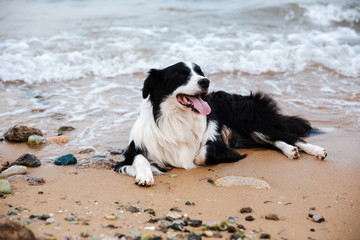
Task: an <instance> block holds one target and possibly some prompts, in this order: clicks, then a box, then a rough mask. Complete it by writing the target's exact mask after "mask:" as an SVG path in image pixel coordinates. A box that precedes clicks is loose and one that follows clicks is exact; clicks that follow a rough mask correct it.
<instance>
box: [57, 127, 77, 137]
mask: <svg viewBox="0 0 360 240" xmlns="http://www.w3.org/2000/svg"><path fill="white" fill-rule="evenodd" d="M74 130H75V128H74V127H72V126H61V127H60V128H59V129H58V136H60V135H62V134H63V133H64V132H70V131H74Z"/></svg>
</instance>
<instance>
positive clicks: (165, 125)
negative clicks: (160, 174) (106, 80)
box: [130, 107, 216, 169]
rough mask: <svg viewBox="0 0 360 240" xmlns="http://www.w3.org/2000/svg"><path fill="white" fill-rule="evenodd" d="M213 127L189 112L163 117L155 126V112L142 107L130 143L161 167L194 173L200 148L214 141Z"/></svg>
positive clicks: (201, 117) (203, 118) (200, 116)
mask: <svg viewBox="0 0 360 240" xmlns="http://www.w3.org/2000/svg"><path fill="white" fill-rule="evenodd" d="M213 125H214V124H210V125H208V123H207V120H206V117H205V116H202V115H200V114H194V113H190V112H187V113H186V112H185V114H184V113H182V114H174V113H172V114H171V115H168V116H161V117H159V119H158V121H157V124H156V123H155V122H154V120H153V115H152V111H150V109H149V111H148V110H147V108H144V107H143V108H142V111H141V114H140V116H139V118H138V119H137V121H136V122H135V124H134V126H133V129H132V131H131V134H130V135H131V138H130V141H134V142H135V145H136V146H141V147H142V148H143V150H145V154H146V157H147V158H148V159H149V160H152V161H155V162H156V163H157V164H159V165H160V166H162V167H165V166H166V165H170V166H173V167H178V168H185V169H191V168H194V167H196V165H195V164H194V159H195V158H196V156H197V155H198V153H199V151H200V150H201V148H202V147H204V145H205V144H206V142H207V141H208V140H209V139H213V138H215V132H216V131H215V128H216V127H215V126H213ZM209 126H210V127H209Z"/></svg>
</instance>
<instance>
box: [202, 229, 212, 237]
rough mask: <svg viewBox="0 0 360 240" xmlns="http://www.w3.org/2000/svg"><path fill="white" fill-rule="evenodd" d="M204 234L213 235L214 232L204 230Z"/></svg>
mask: <svg viewBox="0 0 360 240" xmlns="http://www.w3.org/2000/svg"><path fill="white" fill-rule="evenodd" d="M204 235H205V236H206V237H213V236H214V233H213V232H212V231H209V230H206V231H204Z"/></svg>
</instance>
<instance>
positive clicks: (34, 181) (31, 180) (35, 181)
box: [8, 175, 46, 194]
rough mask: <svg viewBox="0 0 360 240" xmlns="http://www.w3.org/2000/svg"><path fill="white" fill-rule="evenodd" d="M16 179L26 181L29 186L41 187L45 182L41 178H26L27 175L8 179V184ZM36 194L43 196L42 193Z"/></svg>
mask: <svg viewBox="0 0 360 240" xmlns="http://www.w3.org/2000/svg"><path fill="white" fill-rule="evenodd" d="M17 179H21V180H24V181H27V182H28V183H29V185H31V186H37V185H42V184H45V182H46V181H45V179H43V178H42V177H37V176H28V175H14V176H11V177H9V178H8V180H9V182H13V181H15V180H17ZM38 194H43V192H41V191H40V192H38Z"/></svg>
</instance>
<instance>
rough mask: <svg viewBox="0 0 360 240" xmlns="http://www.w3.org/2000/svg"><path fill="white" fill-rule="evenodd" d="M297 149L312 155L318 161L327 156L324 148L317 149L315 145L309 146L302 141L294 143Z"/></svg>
mask: <svg viewBox="0 0 360 240" xmlns="http://www.w3.org/2000/svg"><path fill="white" fill-rule="evenodd" d="M295 145H296V146H297V147H299V148H300V149H301V150H303V151H304V152H306V153H307V154H310V155H314V156H315V157H317V158H318V159H320V160H323V159H325V158H326V156H327V151H326V149H325V148H322V147H319V146H317V145H313V144H310V143H308V142H305V141H304V140H301V139H300V140H299V141H297V142H296V143H295Z"/></svg>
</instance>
